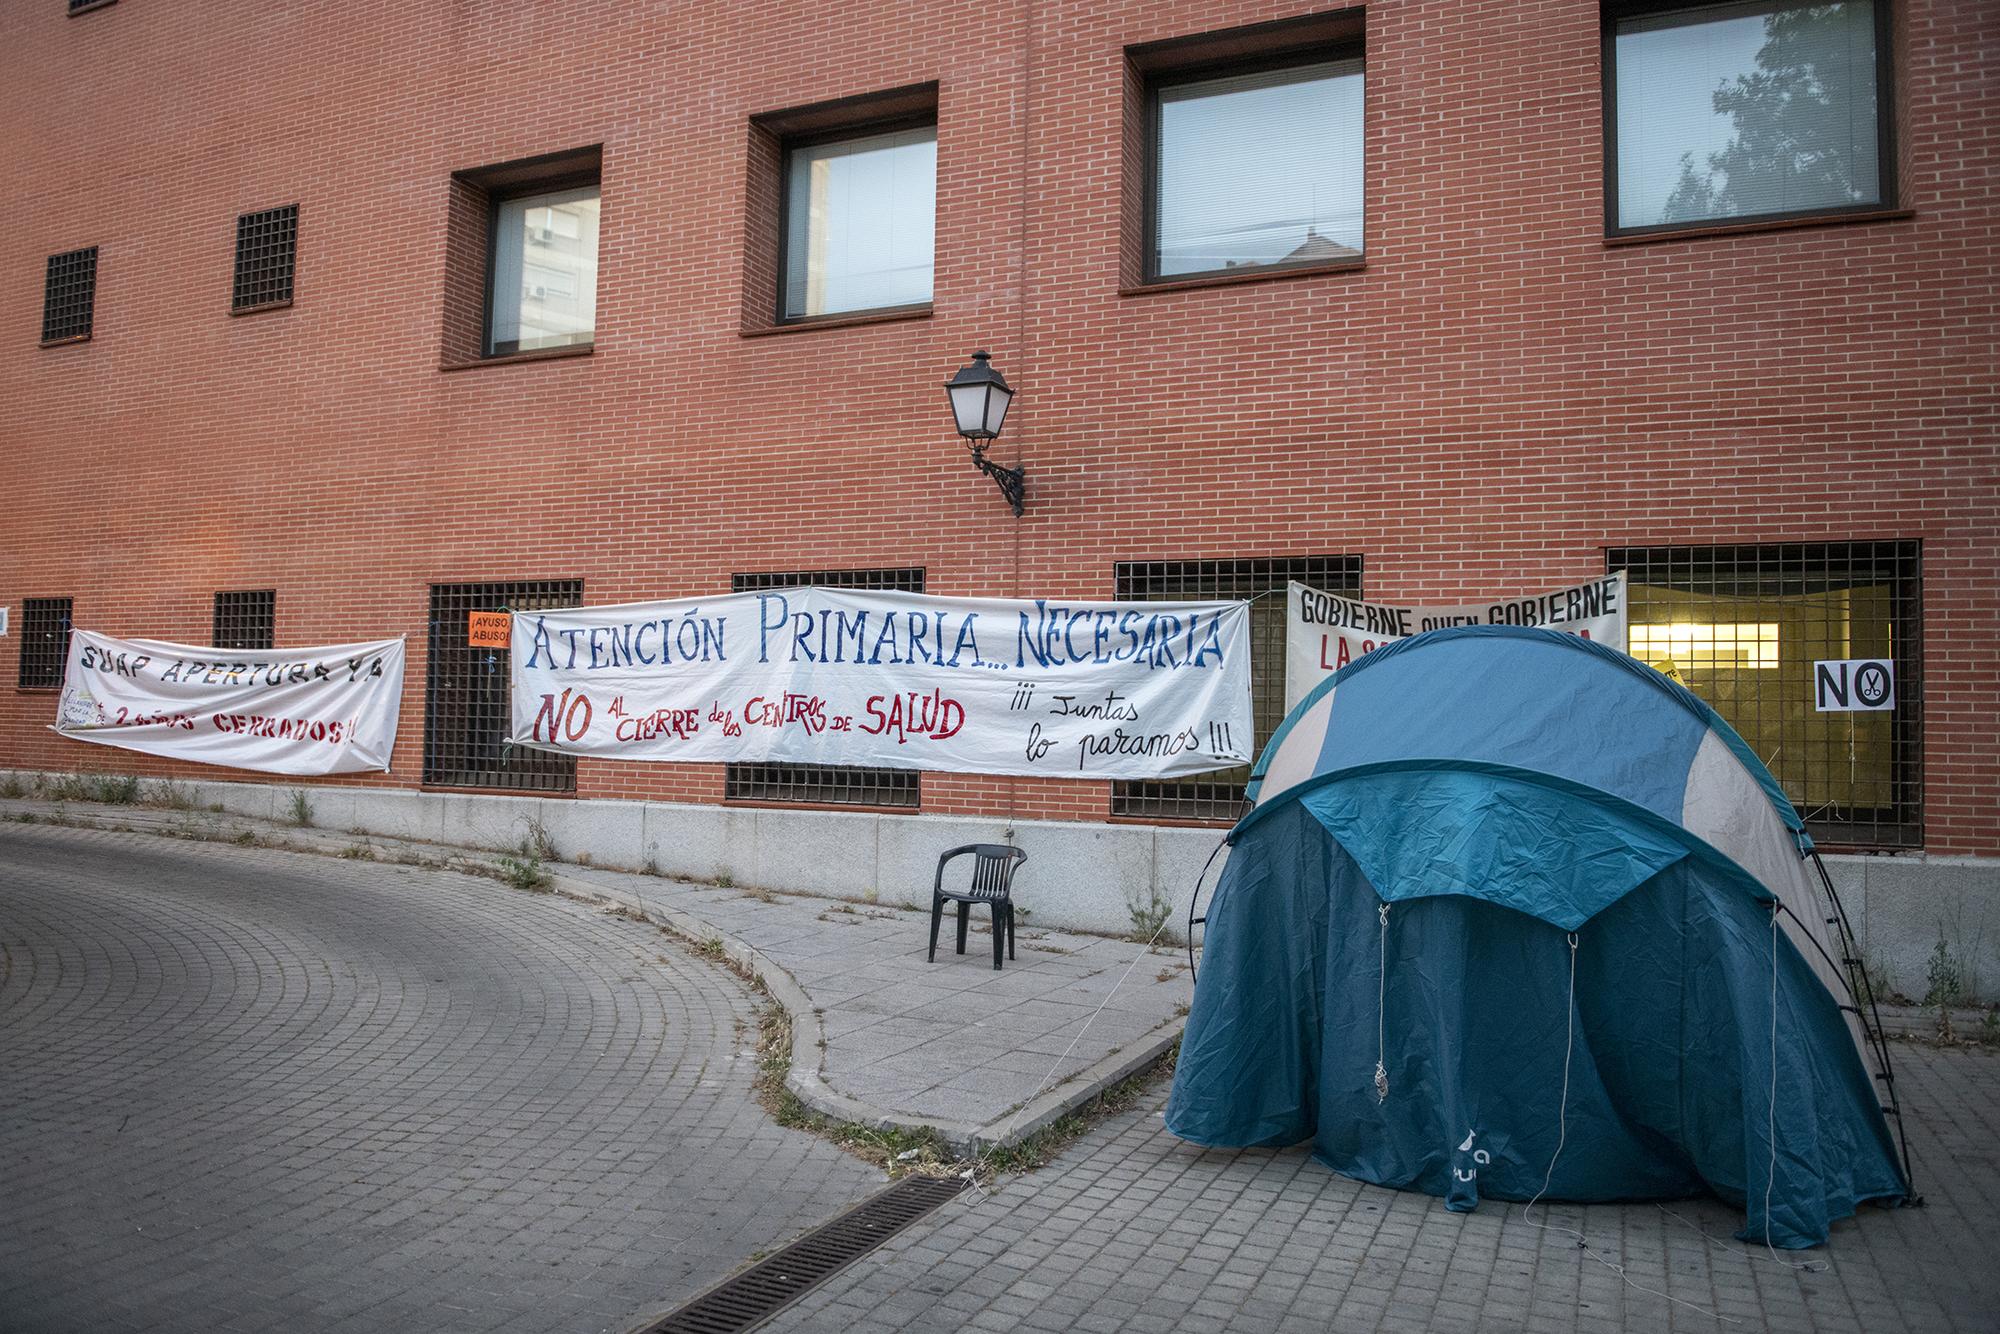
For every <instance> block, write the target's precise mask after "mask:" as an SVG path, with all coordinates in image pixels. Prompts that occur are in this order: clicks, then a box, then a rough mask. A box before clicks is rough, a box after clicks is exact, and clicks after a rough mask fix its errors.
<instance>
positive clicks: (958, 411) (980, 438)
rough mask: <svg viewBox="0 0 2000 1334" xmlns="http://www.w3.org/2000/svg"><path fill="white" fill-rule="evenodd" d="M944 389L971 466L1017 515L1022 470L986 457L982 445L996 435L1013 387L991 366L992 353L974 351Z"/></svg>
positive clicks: (1024, 476) (1024, 483)
mask: <svg viewBox="0 0 2000 1334" xmlns="http://www.w3.org/2000/svg"><path fill="white" fill-rule="evenodd" d="M944 392H945V397H946V398H948V399H950V400H951V415H952V420H953V421H954V422H955V423H956V424H957V426H958V433H959V434H960V435H962V436H964V437H965V447H966V448H967V449H969V450H971V451H972V463H973V466H974V467H976V468H978V469H979V471H981V472H983V473H985V474H986V475H987V476H988V477H991V478H992V479H993V481H994V482H995V484H997V485H998V486H999V488H1000V494H1002V495H1004V496H1005V497H1007V503H1008V504H1010V505H1012V506H1013V507H1014V517H1015V518H1017V519H1018V518H1020V517H1021V496H1022V493H1023V491H1024V490H1025V489H1026V486H1027V473H1026V470H1024V469H1021V468H1003V467H1001V466H1000V465H999V464H997V463H995V462H994V461H993V460H991V459H989V458H987V457H986V447H987V446H988V445H989V444H991V443H992V442H993V440H994V439H995V438H996V437H998V436H999V434H1000V426H1001V424H1002V423H1003V422H1005V421H1006V420H1007V405H1008V404H1009V403H1011V402H1012V401H1013V399H1014V391H1013V390H1012V389H1009V388H1008V387H1007V381H1006V379H1005V377H1003V376H1002V375H1001V374H1000V372H999V371H997V370H995V369H993V358H992V356H991V355H990V354H989V353H986V352H975V353H973V354H972V364H971V365H970V366H965V367H961V368H960V370H959V372H958V374H956V375H954V376H952V377H951V378H950V379H949V380H946V381H945V382H944Z"/></svg>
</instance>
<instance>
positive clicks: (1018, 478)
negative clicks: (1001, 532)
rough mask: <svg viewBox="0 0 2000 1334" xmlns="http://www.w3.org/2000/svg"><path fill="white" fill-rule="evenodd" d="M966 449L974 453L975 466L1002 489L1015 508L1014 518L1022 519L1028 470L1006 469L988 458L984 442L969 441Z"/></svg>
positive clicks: (966, 443)
mask: <svg viewBox="0 0 2000 1334" xmlns="http://www.w3.org/2000/svg"><path fill="white" fill-rule="evenodd" d="M965 447H966V448H967V449H969V450H971V451H972V464H973V466H974V467H976V468H978V469H979V471H981V472H983V473H985V474H986V475H987V476H988V477H991V478H992V479H993V483H994V485H996V486H998V487H999V488H1000V494H1001V495H1003V496H1005V497H1006V498H1007V503H1008V504H1009V505H1011V506H1012V507H1013V509H1014V517H1015V518H1017V519H1018V518H1020V517H1021V510H1022V500H1023V498H1024V496H1025V495H1026V492H1027V488H1028V470H1027V469H1026V468H1005V467H1002V466H1001V465H1000V464H997V463H995V462H994V461H993V460H992V459H989V458H987V457H986V441H984V440H967V441H966V442H965Z"/></svg>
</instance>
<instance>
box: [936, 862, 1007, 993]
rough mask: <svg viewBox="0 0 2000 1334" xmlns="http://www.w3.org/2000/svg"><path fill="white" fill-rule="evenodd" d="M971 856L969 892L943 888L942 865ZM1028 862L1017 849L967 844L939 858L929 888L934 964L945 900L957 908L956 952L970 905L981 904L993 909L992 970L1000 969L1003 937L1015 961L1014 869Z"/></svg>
mask: <svg viewBox="0 0 2000 1334" xmlns="http://www.w3.org/2000/svg"><path fill="white" fill-rule="evenodd" d="M967 853H971V854H972V855H973V857H974V861H973V863H972V887H971V888H970V889H946V888H945V887H944V868H945V863H947V862H949V861H950V860H951V859H952V858H954V857H963V856H965V855H966V854H967ZM1026 860H1028V854H1027V853H1026V852H1023V851H1022V850H1021V849H1020V848H1014V847H1009V846H1007V845H1006V844H1005V843H968V844H966V845H965V846H964V847H962V848H953V849H952V850H951V851H949V852H947V853H945V854H944V856H942V857H940V858H938V865H937V881H936V883H935V884H933V885H932V886H931V957H930V961H931V962H932V963H936V962H937V938H938V926H939V925H940V924H941V923H942V922H943V921H944V903H945V900H946V899H950V900H951V901H952V902H954V903H956V904H957V905H958V952H959V953H960V954H963V953H965V928H966V925H967V920H968V917H969V915H970V912H971V909H972V905H973V904H975V903H984V904H987V905H989V906H990V907H991V908H992V909H993V967H994V968H995V969H996V970H997V969H998V968H999V967H1000V950H1001V944H1002V941H1001V937H1002V936H1003V935H1004V936H1005V937H1006V941H1005V945H1006V950H1007V957H1008V958H1010V959H1011V958H1013V957H1014V898H1013V889H1014V868H1015V867H1017V866H1019V865H1020V864H1021V863H1022V862H1024V861H1026Z"/></svg>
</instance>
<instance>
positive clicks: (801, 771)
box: [723, 569, 924, 806]
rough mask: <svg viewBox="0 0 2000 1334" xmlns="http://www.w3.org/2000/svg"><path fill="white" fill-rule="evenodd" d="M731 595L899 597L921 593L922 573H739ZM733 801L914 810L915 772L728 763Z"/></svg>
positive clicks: (726, 787) (727, 787)
mask: <svg viewBox="0 0 2000 1334" xmlns="http://www.w3.org/2000/svg"><path fill="white" fill-rule="evenodd" d="M729 583H730V591H731V592H735V593H751V592H757V591H759V590H762V589H768V588H805V587H809V586H815V585H816V586H818V587H821V588H865V589H887V590H889V591H892V592H898V593H921V592H923V591H924V572H923V570H921V569H905V570H794V571H790V572H786V573H773V574H738V575H733V576H731V578H730V581H729ZM723 795H724V796H725V797H727V798H728V799H730V800H732V801H786V802H810V803H817V804H823V805H831V806H916V805H917V804H918V802H919V799H920V788H919V785H918V774H917V771H916V770H915V769H870V768H866V767H864V766H861V765H854V764H732V765H730V766H729V768H728V770H727V773H726V775H725V777H724V782H723Z"/></svg>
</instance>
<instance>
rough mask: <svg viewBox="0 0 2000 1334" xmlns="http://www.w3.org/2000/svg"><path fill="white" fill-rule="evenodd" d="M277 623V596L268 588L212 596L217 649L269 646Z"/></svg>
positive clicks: (214, 640) (214, 637)
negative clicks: (213, 598)
mask: <svg viewBox="0 0 2000 1334" xmlns="http://www.w3.org/2000/svg"><path fill="white" fill-rule="evenodd" d="M277 624H278V594H277V592H276V590H274V589H269V588H259V589H250V590H246V591H243V592H238V593H217V594H216V595H215V633H214V636H213V639H212V640H211V642H212V643H214V645H215V647H217V648H244V649H267V648H271V647H273V644H274V636H275V634H276V632H277Z"/></svg>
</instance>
